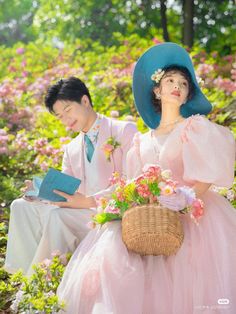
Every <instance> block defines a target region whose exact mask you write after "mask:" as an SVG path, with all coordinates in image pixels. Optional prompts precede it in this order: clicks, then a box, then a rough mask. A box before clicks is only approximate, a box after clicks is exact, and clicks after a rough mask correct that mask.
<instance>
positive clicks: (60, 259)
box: [0, 252, 71, 313]
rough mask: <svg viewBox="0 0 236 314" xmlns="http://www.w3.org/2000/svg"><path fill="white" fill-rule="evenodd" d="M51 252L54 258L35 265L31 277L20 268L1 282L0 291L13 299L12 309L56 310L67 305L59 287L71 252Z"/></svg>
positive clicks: (28, 311)
mask: <svg viewBox="0 0 236 314" xmlns="http://www.w3.org/2000/svg"><path fill="white" fill-rule="evenodd" d="M52 256H53V258H52V259H50V260H49V259H46V260H44V261H43V262H42V263H40V264H38V265H35V266H34V273H33V275H31V277H25V276H23V275H22V272H21V271H18V272H17V273H15V274H14V275H12V276H11V278H10V282H9V283H8V284H5V285H4V284H2V285H0V292H1V294H5V295H6V297H7V301H11V302H12V305H11V311H12V312H13V313H57V312H59V310H61V309H63V308H64V305H65V304H64V302H63V301H62V300H59V299H58V297H57V295H56V290H57V287H58V285H59V284H60V281H61V278H62V275H63V273H64V270H65V266H66V265H67V263H68V261H69V259H70V256H71V254H61V253H60V252H55V253H54V254H52Z"/></svg>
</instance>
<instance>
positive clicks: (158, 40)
mask: <svg viewBox="0 0 236 314" xmlns="http://www.w3.org/2000/svg"><path fill="white" fill-rule="evenodd" d="M152 41H153V42H154V44H155V45H157V44H161V43H162V42H163V41H161V40H160V39H158V38H157V37H153V39H152Z"/></svg>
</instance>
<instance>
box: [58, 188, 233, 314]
mask: <svg viewBox="0 0 236 314" xmlns="http://www.w3.org/2000/svg"><path fill="white" fill-rule="evenodd" d="M203 201H204V203H205V215H204V216H203V217H202V218H201V220H200V222H199V225H196V224H195V223H194V222H193V221H192V220H191V219H190V218H189V216H188V215H184V216H182V217H181V219H182V222H183V227H184V235H185V236H184V242H183V244H182V246H181V248H180V250H179V251H178V252H177V254H176V255H173V256H170V257H164V256H145V257H141V256H140V255H138V254H135V253H132V252H130V251H128V250H127V249H126V246H125V245H124V243H123V241H122V238H121V224H120V222H119V221H116V222H111V223H107V224H106V225H104V226H103V227H102V228H96V229H94V230H92V231H91V232H89V234H88V235H87V237H86V238H85V239H84V240H83V241H82V243H81V244H80V246H79V247H78V248H77V250H76V251H75V253H74V255H73V256H72V258H71V261H70V263H69V264H68V266H67V268H66V271H65V274H64V276H63V280H62V282H61V284H60V286H59V288H58V296H59V298H60V299H63V300H64V301H65V302H66V313H71V314H108V313H109V314H192V313H193V314H197V313H201V314H202V313H204V314H206V313H210V314H213V313H224V314H228V313H230V314H233V313H236V271H235V269H236V211H235V209H234V208H233V207H232V206H231V204H230V203H229V202H228V201H227V200H225V199H224V198H223V197H221V196H220V195H218V194H216V193H214V192H211V191H208V192H207V193H205V195H204V198H203Z"/></svg>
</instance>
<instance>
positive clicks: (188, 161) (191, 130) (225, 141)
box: [181, 115, 235, 187]
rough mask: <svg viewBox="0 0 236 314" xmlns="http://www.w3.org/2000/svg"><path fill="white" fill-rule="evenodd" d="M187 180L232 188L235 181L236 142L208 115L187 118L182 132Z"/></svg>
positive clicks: (184, 176) (184, 177)
mask: <svg viewBox="0 0 236 314" xmlns="http://www.w3.org/2000/svg"><path fill="white" fill-rule="evenodd" d="M181 141H182V157H183V167H184V173H183V179H184V180H185V181H199V182H205V183H211V184H215V185H217V186H224V187H231V185H232V183H233V179H234V161H235V140H234V137H233V134H232V133H231V132H230V130H229V129H228V128H226V127H223V126H220V125H218V124H216V123H212V122H210V121H209V120H208V119H207V118H205V117H204V116H200V115H196V116H192V117H190V118H188V119H187V121H186V123H185V125H184V127H183V129H182V131H181Z"/></svg>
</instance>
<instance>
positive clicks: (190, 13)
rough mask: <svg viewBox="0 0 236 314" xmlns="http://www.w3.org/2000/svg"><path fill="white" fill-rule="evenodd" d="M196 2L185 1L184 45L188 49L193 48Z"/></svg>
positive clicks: (191, 0)
mask: <svg viewBox="0 0 236 314" xmlns="http://www.w3.org/2000/svg"><path fill="white" fill-rule="evenodd" d="M193 17H194V0H183V18H184V24H183V39H182V43H183V44H184V45H186V46H188V47H190V48H191V47H192V46H193V38H194V30H193Z"/></svg>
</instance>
